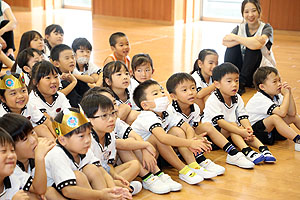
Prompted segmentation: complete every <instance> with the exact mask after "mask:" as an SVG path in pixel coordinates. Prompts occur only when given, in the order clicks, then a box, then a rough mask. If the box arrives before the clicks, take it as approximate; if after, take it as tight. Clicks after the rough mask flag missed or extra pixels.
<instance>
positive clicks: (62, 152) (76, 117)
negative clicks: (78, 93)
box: [45, 108, 131, 199]
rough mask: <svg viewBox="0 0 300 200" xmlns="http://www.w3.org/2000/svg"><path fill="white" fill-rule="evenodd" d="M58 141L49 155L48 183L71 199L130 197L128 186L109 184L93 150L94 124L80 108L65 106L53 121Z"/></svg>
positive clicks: (47, 161) (47, 163)
mask: <svg viewBox="0 0 300 200" xmlns="http://www.w3.org/2000/svg"><path fill="white" fill-rule="evenodd" d="M53 126H54V127H55V131H56V133H57V135H58V138H57V145H56V146H55V147H54V148H53V149H52V150H51V151H49V153H48V154H47V156H46V159H45V160H46V171H47V178H48V181H47V184H48V186H54V187H56V189H57V190H59V191H60V192H61V193H62V194H63V195H64V196H65V197H66V198H70V199H120V198H131V195H130V194H129V193H128V190H126V189H122V188H121V189H120V188H106V187H107V184H106V182H105V179H104V177H103V175H102V173H101V170H100V169H99V168H98V166H99V165H100V161H99V159H97V158H96V157H95V156H94V154H93V153H92V151H91V149H90V146H91V134H90V132H91V124H90V123H89V122H88V120H87V119H86V118H85V116H84V115H83V113H81V112H79V110H78V109H75V108H70V109H64V110H63V111H61V112H60V113H59V114H58V115H57V116H56V117H55V121H53Z"/></svg>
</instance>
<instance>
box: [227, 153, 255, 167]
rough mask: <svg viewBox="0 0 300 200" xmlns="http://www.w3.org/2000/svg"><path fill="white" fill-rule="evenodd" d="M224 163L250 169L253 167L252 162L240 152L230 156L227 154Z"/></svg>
mask: <svg viewBox="0 0 300 200" xmlns="http://www.w3.org/2000/svg"><path fill="white" fill-rule="evenodd" d="M226 163H228V164H230V165H236V166H238V167H241V168H245V169H250V168H253V167H254V163H253V162H251V161H249V160H248V159H247V158H246V157H245V155H244V154H243V153H241V152H238V153H237V154H235V155H233V156H231V155H229V154H227V158H226Z"/></svg>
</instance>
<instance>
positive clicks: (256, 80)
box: [253, 66, 278, 90]
mask: <svg viewBox="0 0 300 200" xmlns="http://www.w3.org/2000/svg"><path fill="white" fill-rule="evenodd" d="M271 73H274V74H275V75H278V70H277V69H276V68H275V67H269V66H262V67H259V68H257V70H256V71H255V72H254V74H253V84H254V86H255V89H256V90H260V89H259V85H260V84H262V83H264V82H265V81H266V79H267V78H268V75H269V74H271Z"/></svg>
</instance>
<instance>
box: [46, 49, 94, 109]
mask: <svg viewBox="0 0 300 200" xmlns="http://www.w3.org/2000/svg"><path fill="white" fill-rule="evenodd" d="M50 58H51V62H52V63H53V65H54V66H56V67H57V68H59V70H60V72H61V77H60V78H61V90H60V92H62V93H63V94H64V95H66V97H67V98H68V99H69V101H70V104H71V106H72V107H78V104H79V103H80V100H81V99H82V96H83V94H84V93H85V92H86V91H87V90H88V89H89V86H88V85H87V83H93V82H94V79H93V78H92V77H90V76H89V75H81V74H80V73H79V72H78V71H77V73H76V72H75V71H74V69H75V66H76V60H75V57H74V53H73V50H72V49H71V48H70V47H69V46H67V45H65V44H59V45H56V46H55V47H53V49H52V50H51V54H50ZM74 72H75V73H74Z"/></svg>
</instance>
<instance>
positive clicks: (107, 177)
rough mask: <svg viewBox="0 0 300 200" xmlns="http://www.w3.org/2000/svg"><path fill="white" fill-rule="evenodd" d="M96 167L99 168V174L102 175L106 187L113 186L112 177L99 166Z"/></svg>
mask: <svg viewBox="0 0 300 200" xmlns="http://www.w3.org/2000/svg"><path fill="white" fill-rule="evenodd" d="M98 169H99V170H100V172H101V174H102V175H103V177H104V180H105V183H106V185H107V187H108V188H113V187H115V186H116V185H115V182H114V179H113V178H112V177H111V175H110V174H109V173H108V172H107V171H106V170H105V169H104V168H103V167H101V166H100V167H98Z"/></svg>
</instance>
